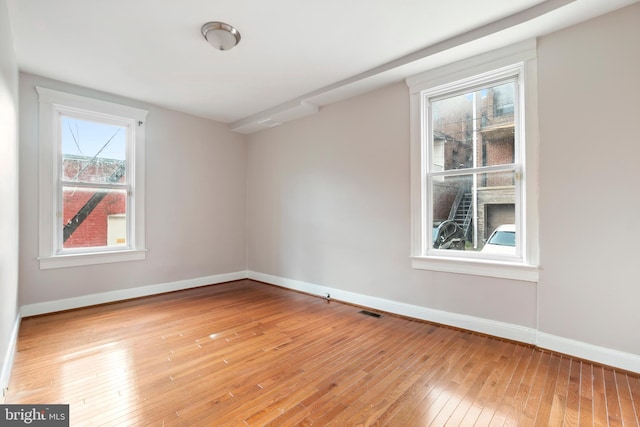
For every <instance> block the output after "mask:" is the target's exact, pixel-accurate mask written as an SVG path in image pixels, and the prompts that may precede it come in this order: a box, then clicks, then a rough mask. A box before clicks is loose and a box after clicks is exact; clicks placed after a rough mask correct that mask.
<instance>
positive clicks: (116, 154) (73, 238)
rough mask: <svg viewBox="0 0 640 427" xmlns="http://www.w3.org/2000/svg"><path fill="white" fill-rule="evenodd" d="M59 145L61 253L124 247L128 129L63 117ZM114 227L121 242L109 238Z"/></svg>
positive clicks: (61, 117) (125, 239) (125, 233)
mask: <svg viewBox="0 0 640 427" xmlns="http://www.w3.org/2000/svg"><path fill="white" fill-rule="evenodd" d="M60 145H61V152H62V167H61V172H62V180H61V183H62V224H61V227H62V248H63V249H69V248H91V247H101V246H122V245H125V244H126V242H127V238H126V236H127V231H126V230H127V228H126V223H127V216H128V215H127V204H128V203H127V189H128V185H127V184H128V183H127V176H126V166H127V159H126V157H127V127H126V126H122V125H113V124H110V123H101V122H97V121H93V120H84V119H80V118H76V117H69V116H65V115H61V116H60ZM76 183H78V184H79V183H82V184H85V183H86V184H93V185H94V186H78V185H73V184H76ZM95 185H98V187H96V186H95ZM114 215H117V216H119V217H121V218H122V220H121V221H119V222H114V220H113V219H111V220H110V218H113V216H114ZM115 224H117V227H119V229H120V232H119V233H117V234H118V235H121V237H118V238H112V239H109V238H108V237H109V236H113V235H114V231H113V227H114V226H116V225H115ZM123 232H124V234H122V233H123Z"/></svg>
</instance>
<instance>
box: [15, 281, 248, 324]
mask: <svg viewBox="0 0 640 427" xmlns="http://www.w3.org/2000/svg"><path fill="white" fill-rule="evenodd" d="M246 278H247V272H246V271H237V272H233V273H225V274H216V275H213V276H205V277H197V278H194V279H187V280H178V281H176V282H168V283H160V284H156V285H148V286H141V287H138V288H130V289H120V290H117V291H111V292H102V293H99V294H91V295H84V296H81V297H74V298H66V299H60V300H55V301H47V302H40V303H35V304H27V305H23V306H22V309H21V311H22V316H23V317H27V316H36V315H38V314H46V313H53V312H56V311H63V310H71V309H74V308H81V307H88V306H91V305H97V304H105V303H109V302H115V301H122V300H127V299H131V298H139V297H145V296H149V295H156V294H162V293H165V292H172V291H180V290H183V289H190V288H197V287H199V286H206V285H213V284H216V283H223V282H231V281H233V280H241V279H246Z"/></svg>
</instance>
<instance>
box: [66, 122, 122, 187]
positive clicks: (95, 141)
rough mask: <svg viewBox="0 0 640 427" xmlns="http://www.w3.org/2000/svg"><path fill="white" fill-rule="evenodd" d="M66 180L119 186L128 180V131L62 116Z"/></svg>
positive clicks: (118, 127)
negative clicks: (126, 177)
mask: <svg viewBox="0 0 640 427" xmlns="http://www.w3.org/2000/svg"><path fill="white" fill-rule="evenodd" d="M60 125H61V141H62V179H64V180H67V181H76V182H85V183H116V182H123V181H124V179H125V172H126V171H125V167H126V162H125V160H126V153H127V151H126V138H127V128H126V127H124V126H115V125H111V124H105V123H98V122H92V121H87V120H80V119H77V118H73V117H67V116H62V117H61V120H60Z"/></svg>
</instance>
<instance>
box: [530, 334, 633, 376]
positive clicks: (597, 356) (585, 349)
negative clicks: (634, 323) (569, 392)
mask: <svg viewBox="0 0 640 427" xmlns="http://www.w3.org/2000/svg"><path fill="white" fill-rule="evenodd" d="M536 341H537V342H536V345H537V346H538V347H540V348H544V349H548V350H552V351H556V352H558V353H562V354H567V355H569V356H574V357H578V358H580V359H585V360H592V361H594V362H598V363H601V364H603V365H608V366H613V367H616V368H620V369H624V370H626V371H631V372H637V373H640V355H637V354H632V353H626V352H624V351H619V350H613V349H610V348H607V347H601V346H598V345H593V344H588V343H585V342H582V341H576V340H572V339H569V338H564V337H559V336H557V335H551V334H547V333H544V332H538V338H537V340H536Z"/></svg>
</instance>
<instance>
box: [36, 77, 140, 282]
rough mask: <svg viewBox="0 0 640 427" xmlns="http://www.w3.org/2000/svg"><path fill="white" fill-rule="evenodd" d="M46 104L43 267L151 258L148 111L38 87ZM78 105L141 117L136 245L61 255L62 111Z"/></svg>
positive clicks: (42, 120)
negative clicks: (147, 211) (146, 212)
mask: <svg viewBox="0 0 640 427" xmlns="http://www.w3.org/2000/svg"><path fill="white" fill-rule="evenodd" d="M36 91H37V92H38V98H39V103H40V111H39V156H40V159H39V168H40V171H39V172H40V174H39V225H40V229H39V233H38V234H39V250H38V255H39V256H38V261H39V262H40V269H50V268H61V267H74V266H82V265H92V264H104V263H111V262H121V261H133V260H141V259H145V257H146V248H145V223H144V218H145V215H144V206H145V164H144V159H145V121H146V117H147V114H148V111H146V110H142V109H139V108H134V107H129V106H126V105H121V104H115V103H112V102H107V101H102V100H98V99H93V98H87V97H84V96H79V95H74V94H70V93H66V92H60V91H56V90H53V89H48V88H43V87H36ZM69 109H78V110H83V111H88V112H95V113H97V115H100V114H104V115H108V116H112V117H117V118H121V119H123V120H133V121H135V124H136V126H135V140H134V150H135V151H134V152H129V153H128V157H129V156H130V158H128V159H127V161H128V165H127V167H128V170H127V173H132V174H134V179H133V181H132V185H131V192H132V194H133V197H132V198H131V200H132V203H131V206H130V207H128V209H131V213H130V215H131V218H132V221H131V222H132V223H131V230H130V236H131V238H132V242H131V245H130V246H129V247H127V248H118V249H114V250H108V251H106V250H105V251H95V250H91V249H89V250H87V251H86V252H81V253H77V252H76V253H74V251H63V252H61V253H57V248H56V246H57V245H56V242H57V239H58V237H57V236H58V234H59V230H58V228H59V226H60V220H59V218H58V217H57V215H56V213H57V212H58V210H59V207H58V200H57V194H58V192H59V190H58V174H59V170H58V158H57V157H58V154H59V153H58V152H57V150H58V148H57V142H58V136H57V132H58V126H59V124H58V122H59V113H60V112H61V111H65V110H67V111H68V110H69Z"/></svg>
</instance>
